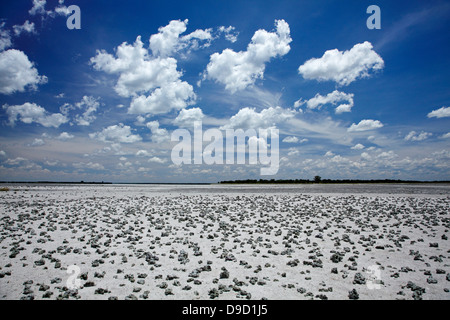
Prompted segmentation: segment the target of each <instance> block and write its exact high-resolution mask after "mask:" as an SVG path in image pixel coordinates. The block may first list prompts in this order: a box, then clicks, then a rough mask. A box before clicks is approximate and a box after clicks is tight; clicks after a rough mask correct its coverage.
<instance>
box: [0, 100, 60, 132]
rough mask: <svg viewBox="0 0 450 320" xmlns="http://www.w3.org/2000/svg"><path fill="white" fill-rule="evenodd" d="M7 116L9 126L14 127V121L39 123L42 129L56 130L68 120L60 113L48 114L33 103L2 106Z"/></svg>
mask: <svg viewBox="0 0 450 320" xmlns="http://www.w3.org/2000/svg"><path fill="white" fill-rule="evenodd" d="M3 109H5V110H6V114H7V115H8V120H9V124H10V125H11V126H14V125H15V123H16V121H19V120H20V121H22V122H23V123H28V124H30V123H33V122H36V123H39V124H41V125H42V126H44V127H54V128H58V127H59V126H60V125H61V124H63V123H66V122H68V119H67V118H66V117H65V116H64V115H62V114H61V113H53V114H50V113H49V112H47V111H46V110H45V109H44V108H42V107H41V106H38V105H37V104H35V103H30V102H26V103H24V104H22V105H14V106H9V105H6V104H5V105H3Z"/></svg>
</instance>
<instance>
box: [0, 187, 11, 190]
mask: <svg viewBox="0 0 450 320" xmlns="http://www.w3.org/2000/svg"><path fill="white" fill-rule="evenodd" d="M0 191H9V188H8V187H1V188H0Z"/></svg>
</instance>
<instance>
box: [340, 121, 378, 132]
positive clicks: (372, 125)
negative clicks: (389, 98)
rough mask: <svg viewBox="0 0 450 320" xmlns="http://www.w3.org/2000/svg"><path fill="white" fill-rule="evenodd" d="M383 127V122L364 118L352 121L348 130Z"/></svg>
mask: <svg viewBox="0 0 450 320" xmlns="http://www.w3.org/2000/svg"><path fill="white" fill-rule="evenodd" d="M381 127H383V124H382V123H381V122H380V121H379V120H371V119H365V120H361V121H360V122H359V123H358V124H355V123H353V124H352V125H351V126H350V128H348V129H347V131H348V132H358V131H369V130H374V129H378V128H381Z"/></svg>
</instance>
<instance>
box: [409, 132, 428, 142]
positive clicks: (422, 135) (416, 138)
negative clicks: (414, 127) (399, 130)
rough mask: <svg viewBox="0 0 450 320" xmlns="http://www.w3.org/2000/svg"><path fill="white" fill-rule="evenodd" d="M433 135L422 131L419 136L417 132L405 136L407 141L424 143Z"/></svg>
mask: <svg viewBox="0 0 450 320" xmlns="http://www.w3.org/2000/svg"><path fill="white" fill-rule="evenodd" d="M432 135H433V134H432V133H430V132H425V131H422V132H421V133H419V134H418V133H417V132H415V131H411V132H409V133H408V134H407V135H406V136H405V140H406V141H423V140H425V139H428V138H429V137H431V136H432Z"/></svg>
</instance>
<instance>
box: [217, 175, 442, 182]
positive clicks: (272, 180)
mask: <svg viewBox="0 0 450 320" xmlns="http://www.w3.org/2000/svg"><path fill="white" fill-rule="evenodd" d="M219 183H220V184H275V183H276V184H312V183H322V184H332V183H336V184H337V183H450V181H418V180H400V179H398V180H394V179H371V180H360V179H322V178H321V177H320V176H315V177H314V179H312V180H308V179H277V180H275V179H270V180H265V179H259V180H256V179H247V180H232V181H220V182H219Z"/></svg>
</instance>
